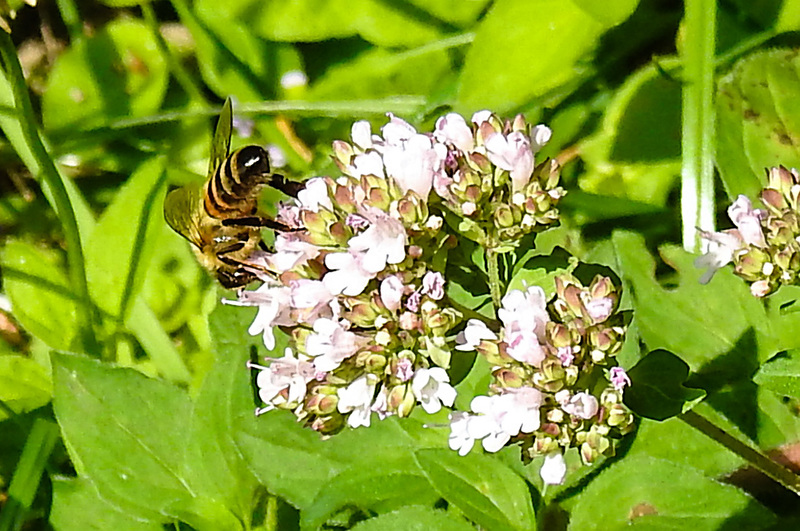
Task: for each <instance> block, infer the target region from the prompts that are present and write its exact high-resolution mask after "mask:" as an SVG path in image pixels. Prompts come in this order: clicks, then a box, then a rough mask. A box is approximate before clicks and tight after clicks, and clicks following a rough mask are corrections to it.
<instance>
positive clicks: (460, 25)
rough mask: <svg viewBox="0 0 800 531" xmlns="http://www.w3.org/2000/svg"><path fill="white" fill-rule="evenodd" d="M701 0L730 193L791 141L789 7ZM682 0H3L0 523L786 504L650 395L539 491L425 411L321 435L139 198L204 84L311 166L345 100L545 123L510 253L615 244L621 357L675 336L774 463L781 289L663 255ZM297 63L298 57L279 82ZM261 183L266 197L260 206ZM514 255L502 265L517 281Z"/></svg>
mask: <svg viewBox="0 0 800 531" xmlns="http://www.w3.org/2000/svg"><path fill="white" fill-rule="evenodd" d="M687 3H691V2H687ZM700 3H701V4H704V5H705V8H707V9H712V10H713V9H717V27H716V35H717V39H716V51H715V57H714V59H713V60H714V65H713V66H714V69H715V70H714V71H715V73H716V81H715V86H716V90H715V95H714V98H715V106H714V111H715V113H716V121H715V124H716V126H715V130H716V137H715V140H714V144H713V148H714V150H715V162H716V168H717V170H718V174H719V177H720V178H721V186H719V187H718V190H719V192H718V194H719V196H718V197H717V199H718V201H719V204H720V207H721V208H724V206H725V205H726V204H727V203H729V198H734V197H735V196H736V195H737V194H739V193H746V194H750V195H751V196H753V195H755V192H756V191H757V190H758V189H759V188H761V187H762V186H763V181H764V168H765V167H767V166H770V165H776V164H784V165H786V166H790V167H791V166H800V152H799V151H798V148H797V146H798V145H800V124H799V123H798V121H799V120H800V109H798V102H800V98H799V97H798V91H800V88H799V87H800V83H799V82H798V81H800V80H798V79H797V78H798V71H800V70H799V69H798V64H799V63H798V61H799V60H798V54H797V51H796V49H797V46H798V44H800V43H799V42H798V40H797V34H796V33H795V32H797V31H798V30H800V2H797V1H794V0H785V1H780V0H765V1H763V2H748V1H740V0H728V1H725V2H719V3H718V4H717V3H715V2H704V3H703V2H700ZM683 9H684V6H683V4H682V3H680V2H673V1H669V0H639V1H636V0H624V1H614V2H595V1H593V0H561V1H559V2H553V1H548V0H496V1H494V2H491V1H488V0H466V1H465V0H425V1H424V2H423V1H421V0H393V1H389V0H327V1H317V0H292V1H270V0H267V1H264V0H258V1H254V0H228V1H226V2H224V3H222V4H220V3H218V2H214V1H211V0H196V1H195V2H194V3H192V4H189V3H187V1H186V0H172V1H171V2H154V3H148V4H139V3H138V2H132V1H129V0H106V1H104V2H102V1H101V2H92V1H83V0H81V1H79V2H77V3H76V2H75V1H74V0H58V1H57V2H55V3H54V4H53V3H44V4H43V5H41V6H39V7H37V8H35V9H33V8H30V7H23V8H20V9H19V12H18V14H17V18H16V20H13V21H11V22H10V25H11V28H12V30H13V31H12V34H11V39H12V40H13V44H12V42H11V41H8V39H7V38H6V41H7V42H6V44H5V46H6V52H4V56H3V63H4V70H3V75H2V76H1V77H0V128H1V129H2V131H3V133H4V136H3V139H2V141H0V161H2V168H3V170H2V183H1V184H2V196H1V197H0V229H1V230H0V233H1V234H2V243H3V248H2V261H1V262H0V266H1V267H2V294H3V298H2V302H3V312H2V314H0V334H1V335H2V341H0V488H1V489H0V490H1V491H2V493H3V494H2V496H3V498H5V503H4V505H3V507H2V512H0V529H14V528H19V526H21V525H23V523H26V525H27V526H28V528H38V527H42V528H44V527H45V526H46V525H50V526H52V527H54V528H56V529H65V530H70V529H75V530H78V529H80V530H86V529H114V528H116V529H136V530H138V529H142V530H145V529H162V526H164V525H168V526H170V527H173V528H181V529H189V528H194V529H258V528H264V529H275V528H278V529H292V528H298V527H299V528H303V529H315V528H319V527H321V526H329V527H342V528H349V527H353V528H355V529H359V530H361V531H364V530H370V529H412V528H415V527H413V526H416V528H419V529H446V530H462V529H473V528H475V527H474V526H479V527H481V528H483V529H531V528H533V527H534V526H536V525H538V526H540V527H541V528H547V529H558V528H566V527H570V528H573V529H580V530H585V529H595V528H597V529H606V530H608V529H617V528H623V527H627V526H629V525H631V524H633V525H637V526H650V527H653V528H655V527H658V528H667V527H669V528H675V529H684V528H686V529H688V528H692V529H718V528H725V527H726V526H728V527H732V526H739V527H741V528H742V529H767V528H771V527H772V526H777V525H781V526H784V527H785V526H787V525H789V522H790V521H792V520H794V519H796V518H797V514H796V513H797V509H796V507H797V504H796V500H795V499H793V498H792V497H791V496H792V495H790V497H789V498H788V501H787V498H785V497H783V496H782V494H781V493H785V491H781V490H780V489H777V490H776V487H775V485H773V484H769V483H768V482H765V481H763V480H762V479H761V478H759V477H756V476H754V475H753V474H752V473H750V472H748V471H747V470H745V469H743V468H741V467H742V464H743V463H742V461H741V459H739V458H738V457H736V456H735V455H734V454H733V453H731V452H729V451H728V450H726V449H725V448H723V447H722V446H720V445H719V444H717V443H716V442H714V441H713V440H711V439H709V438H706V437H705V436H703V435H702V434H700V433H699V432H697V431H696V430H693V429H692V428H691V427H690V426H689V425H687V424H686V423H684V422H682V421H681V420H680V419H678V418H669V420H665V421H663V422H657V421H653V420H643V421H642V422H641V425H640V428H639V430H638V432H637V433H636V434H635V436H632V437H631V439H630V441H631V442H630V444H629V446H628V447H627V448H625V449H624V452H623V454H624V455H623V456H621V457H618V458H615V459H613V460H611V461H610V462H606V463H601V464H600V465H599V466H597V467H595V468H594V469H593V470H591V471H588V472H586V473H584V474H582V475H578V474H571V475H570V476H568V483H567V484H566V485H564V486H562V487H558V488H556V489H553V488H551V489H550V490H548V491H543V490H542V485H541V481H540V480H539V478H538V474H537V470H536V469H537V467H538V464H536V463H534V465H532V466H529V467H523V466H522V465H521V464H520V463H519V459H518V455H517V453H516V452H515V451H514V450H510V449H508V450H506V451H504V452H501V453H500V454H499V455H497V456H484V455H477V452H473V454H471V455H469V456H467V457H464V458H461V457H458V456H457V455H456V454H455V453H454V452H450V451H449V450H447V449H446V443H447V430H446V429H444V428H436V427H433V428H430V427H429V428H424V427H423V422H426V423H427V424H431V420H430V419H429V418H426V417H425V418H423V417H420V418H411V419H407V420H404V421H401V422H397V420H396V419H389V420H387V421H384V422H380V423H378V424H377V425H375V426H373V427H372V428H370V429H369V430H357V431H351V432H346V433H342V434H341V435H339V436H337V437H335V438H333V439H332V440H328V441H322V440H320V439H319V437H318V436H317V434H315V433H314V432H312V431H310V430H302V429H300V427H299V426H298V425H297V424H295V423H294V421H293V420H292V419H291V416H290V415H288V414H286V415H283V414H274V415H266V416H264V417H260V418H254V416H253V415H252V411H253V408H254V406H255V402H254V397H253V394H252V390H251V386H250V375H249V374H248V372H247V371H246V370H245V368H244V364H245V361H246V360H247V359H249V358H251V357H256V356H258V357H260V356H263V355H265V352H264V347H263V345H262V344H261V342H260V339H259V338H251V337H249V336H248V335H247V334H246V327H247V324H248V323H249V321H250V319H252V314H251V313H250V312H249V310H246V309H241V308H231V307H225V306H218V305H217V301H218V299H219V298H220V296H222V290H221V289H218V288H217V287H216V286H215V285H214V283H213V282H212V281H211V279H210V278H209V277H208V276H207V275H206V274H205V273H204V272H203V271H201V270H200V268H199V266H198V265H197V264H196V261H195V259H194V257H193V256H192V254H191V251H190V249H189V247H188V245H187V244H186V243H185V242H184V241H183V240H181V239H180V237H179V236H177V235H176V234H174V233H172V232H171V231H170V230H169V229H168V228H167V227H166V225H165V224H164V223H163V221H162V219H161V202H162V200H163V197H164V194H165V192H166V190H167V188H168V186H169V185H180V184H185V183H188V182H193V181H199V180H202V179H203V176H204V174H205V170H206V165H207V160H208V145H209V141H210V135H211V127H212V124H213V122H214V118H215V115H216V113H217V112H218V110H219V103H220V102H221V101H223V99H224V98H225V97H227V96H228V95H231V96H234V97H235V98H236V101H237V105H236V107H235V112H236V114H237V118H239V119H241V120H245V119H251V120H252V121H253V122H252V123H253V126H254V128H253V131H252V135H251V136H250V137H249V138H244V137H242V136H239V137H235V138H234V146H238V145H243V144H246V143H259V144H265V143H270V144H274V145H276V146H279V147H280V148H281V149H282V150H283V152H284V153H285V155H286V159H287V166H286V167H285V168H284V170H283V171H284V173H286V174H287V175H289V176H291V177H293V178H298V179H299V178H304V177H307V176H311V175H325V174H330V173H332V172H333V171H334V166H333V164H332V162H331V160H330V157H329V153H328V150H329V146H330V142H331V141H332V140H334V139H337V138H347V137H348V135H349V126H350V123H351V122H352V121H353V120H355V119H363V118H367V119H370V120H371V121H372V123H373V126H374V127H377V126H379V125H381V124H383V123H384V121H385V117H384V116H383V115H384V113H386V112H394V113H395V114H398V115H400V116H402V117H403V118H405V119H407V120H408V121H410V122H411V123H413V124H415V125H417V126H419V129H420V130H426V129H427V130H430V128H431V126H432V124H433V122H434V120H435V118H436V117H437V116H438V115H440V114H442V113H444V112H446V111H447V110H448V109H453V110H455V111H457V112H461V113H464V114H465V115H466V116H469V115H470V114H471V113H472V112H474V111H477V110H480V109H483V108H490V109H492V110H494V111H495V112H497V113H498V114H501V115H506V116H509V117H511V116H513V114H514V113H517V112H522V113H524V114H525V115H526V116H527V117H528V120H529V121H530V122H537V121H539V122H543V123H546V124H548V125H549V126H550V127H551V128H552V129H553V132H554V136H553V139H552V140H551V142H550V144H549V145H548V146H547V147H546V148H545V150H544V153H543V155H545V156H554V157H558V159H559V160H560V161H561V162H562V164H564V168H565V169H564V172H563V176H564V177H563V178H564V186H565V187H566V188H567V189H568V190H569V195H568V196H567V197H566V198H565V200H564V201H563V214H564V217H563V222H562V226H561V227H560V228H558V229H555V230H552V231H549V232H546V233H544V234H543V235H541V236H540V237H539V239H538V240H537V249H536V250H535V251H533V252H532V253H531V254H532V255H538V256H541V255H544V254H547V253H548V252H549V251H550V250H551V249H553V248H555V247H556V246H561V247H564V248H566V249H568V250H569V251H570V252H572V253H573V254H575V255H577V256H578V257H580V258H581V259H583V260H585V261H588V262H595V263H601V264H605V265H609V266H611V267H613V268H614V269H615V271H617V273H618V274H619V275H620V277H621V278H622V280H623V283H624V285H625V287H626V290H627V291H626V304H627V307H629V308H632V309H633V310H634V314H635V316H636V317H635V320H634V322H633V324H632V327H631V335H632V336H633V338H632V339H631V341H630V345H629V346H630V348H628V349H627V350H626V354H625V356H623V357H622V358H621V361H622V364H623V366H625V367H631V366H633V365H634V364H635V363H636V362H637V361H638V358H639V351H640V349H639V345H638V344H637V342H641V345H642V347H643V349H642V351H647V350H655V349H665V350H668V351H670V352H673V353H675V354H677V355H678V356H679V357H680V358H681V359H682V360H683V361H684V362H685V364H686V366H687V367H686V368H681V367H678V366H675V368H674V370H673V369H664V370H665V371H669V370H673V371H674V372H673V373H672V374H673V375H677V374H680V375H681V377H680V378H679V379H678V381H676V382H675V386H676V387H679V386H681V385H682V384H684V382H683V379H684V377H688V380H687V381H686V382H685V385H686V386H688V387H689V388H695V389H696V388H700V389H703V390H704V391H705V394H706V395H705V396H706V399H705V401H704V402H703V403H702V404H700V405H699V406H697V407H696V410H697V411H700V412H702V413H703V414H704V415H705V416H707V417H709V418H712V419H714V420H715V421H716V422H717V423H718V424H720V425H722V426H724V427H725V428H726V430H727V431H728V432H729V433H731V434H734V435H735V436H736V437H738V438H740V439H741V440H744V441H748V442H751V443H753V444H755V445H757V446H760V447H761V448H763V449H765V450H771V451H773V452H774V454H775V455H778V456H779V457H780V458H781V459H783V460H784V461H790V462H791V461H792V460H793V458H792V456H793V455H795V454H796V441H797V440H798V439H800V418H798V411H800V410H799V409H798V399H799V398H800V380H798V375H800V361H799V358H798V356H797V353H796V352H797V351H796V349H798V348H800V336H798V334H797V333H796V330H797V329H798V326H800V317H798V314H797V313H796V312H793V311H792V306H791V303H792V302H793V301H794V299H795V298H796V296H797V295H796V293H795V292H792V291H791V290H782V291H781V292H779V293H778V294H776V295H775V296H774V297H771V298H770V299H768V300H767V301H766V302H764V303H762V302H761V301H757V300H755V299H753V298H752V297H750V295H749V292H748V290H747V288H746V287H745V286H744V285H743V284H742V283H741V282H740V281H739V280H738V279H736V278H734V277H733V276H732V275H731V274H730V273H729V272H727V271H721V272H719V273H718V274H717V276H716V277H715V278H714V280H713V281H712V282H711V283H710V284H709V285H708V286H700V285H699V284H698V283H697V278H698V276H699V272H698V271H696V270H694V269H693V267H692V265H691V262H692V259H693V257H692V256H691V255H690V254H688V253H686V252H684V251H683V250H681V248H680V217H681V214H682V213H681V210H680V205H679V202H678V190H679V179H680V174H681V164H682V160H681V154H682V152H684V153H685V152H686V149H687V145H686V144H687V142H688V141H689V140H687V138H686V137H682V129H681V128H682V123H685V120H686V116H685V115H684V116H683V121H682V111H683V112H685V111H686V109H685V108H683V109H682V91H684V90H686V88H687V87H686V85H685V83H684V82H683V79H684V73H685V72H686V71H687V70H688V69H689V67H690V66H692V65H689V64H687V63H686V59H685V57H688V56H690V55H691V54H690V53H688V52H690V51H691V50H692V49H693V47H696V46H699V44H698V43H696V42H695V41H693V40H691V39H685V38H684V32H683V31H684V29H685V25H683V13H684V11H683ZM712 28H713V26H712ZM4 38H5V37H4ZM11 46H13V47H14V48H15V49H16V52H17V54H18V57H19V59H20V61H21V64H22V67H23V69H24V71H25V76H26V79H27V85H28V88H29V89H30V94H31V98H32V100H33V107H32V108H30V109H28V110H27V111H26V110H25V105H24V102H23V99H21V98H20V92H19V81H20V78H19V76H17V77H15V73H14V71H13V68H12V61H11V60H10V59H9V56H8V53H11V52H9V49H11V48H10V47H11ZM11 50H12V52H13V49H11ZM679 52H680V54H681V55H679ZM292 72H301V73H302V74H304V76H305V79H307V82H306V83H302V84H299V85H288V84H287V83H286V82H285V81H286V80H287V77H286V74H289V73H292ZM289 79H290V78H289ZM282 80H283V81H284V82H283V83H282ZM15 84H16V85H15ZM707 110H708V109H707ZM36 128H38V130H39V132H40V133H41V134H42V137H43V138H44V139H46V140H45V142H46V143H45V146H46V150H47V151H46V153H45V152H44V151H43V150H41V149H40V148H39V147H37V146H38V145H37V143H36V140H35V138H34V137H35V133H36V130H37V129H36ZM240 131H242V130H241V129H240ZM712 138H714V137H712ZM48 153H49V157H47V154H48ZM50 160H52V161H55V165H54V166H53V165H52V164H50V162H49V161H50ZM705 193H706V194H708V193H709V192H708V191H706V192H705ZM277 199H278V196H277V195H269V194H265V197H264V198H263V204H264V207H265V208H266V209H270V208H272V205H273V204H274V202H275V201H276V200H277ZM706 199H710V200H713V199H714V198H713V197H706ZM683 215H684V216H691V215H693V214H692V213H690V212H685V211H684V212H683ZM70 220H73V221H71V222H70ZM725 223H727V220H725ZM725 226H727V225H725ZM75 242H79V244H80V247H76V244H75ZM536 264H537V262H536V261H535V260H532V261H531V262H530V263H528V264H526V265H525V266H523V267H522V268H521V269H520V270H519V271H516V272H515V273H517V276H516V277H515V278H514V279H509V280H510V281H511V285H512V286H513V285H515V283H520V282H521V281H522V279H526V280H530V279H532V278H536V276H537V269H536ZM81 279H84V280H83V281H82V280H81ZM481 371H483V372H481ZM681 371H683V372H682V373H681ZM482 374H485V367H483V368H482V367H480V366H476V368H475V369H474V370H473V372H472V373H470V374H469V375H468V376H467V377H466V378H465V379H464V380H463V381H462V382H461V384H459V389H460V390H466V391H468V390H470V389H473V388H478V387H479V386H480V377H481V375H482ZM676 378H677V376H676ZM689 394H690V395H692V396H691V398H692V399H694V398H696V396H697V395H696V394H694V395H693V394H692V393H689ZM671 415H672V414H669V415H666V416H667V417H670V416H671ZM438 421H440V422H442V423H445V422H446V416H445V415H442V416H441V418H439V419H438ZM42 473H43V475H42ZM40 477H41V478H42V480H41V481H40ZM0 501H2V500H0Z"/></svg>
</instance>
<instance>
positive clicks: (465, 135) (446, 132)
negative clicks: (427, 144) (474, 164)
mask: <svg viewBox="0 0 800 531" xmlns="http://www.w3.org/2000/svg"><path fill="white" fill-rule="evenodd" d="M433 137H434V138H435V139H436V140H437V141H439V142H442V143H445V144H447V143H449V144H452V145H454V146H455V147H457V148H458V149H460V150H461V151H463V152H464V153H469V152H470V151H472V149H473V148H474V147H475V138H474V137H473V136H472V129H470V127H469V126H468V125H467V122H466V121H465V120H464V118H463V117H462V116H461V115H460V114H456V113H454V112H451V113H449V114H446V115H444V116H442V117H441V118H439V119H438V120H436V129H435V130H434V132H433Z"/></svg>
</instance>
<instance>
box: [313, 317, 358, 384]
mask: <svg viewBox="0 0 800 531" xmlns="http://www.w3.org/2000/svg"><path fill="white" fill-rule="evenodd" d="M345 324H346V321H341V322H340V321H337V320H334V319H327V318H325V317H320V318H319V319H317V320H316V321H314V331H313V332H312V333H310V334H309V335H308V337H307V338H306V352H307V353H308V355H309V356H311V357H313V358H314V367H316V368H317V370H319V371H324V372H330V371H332V370H334V369H336V368H337V367H339V365H341V363H342V361H344V360H346V359H347V358H349V357H350V356H352V355H353V354H355V353H356V352H358V349H359V348H361V345H360V343H361V342H360V341H359V340H358V336H356V334H354V333H353V332H350V331H349V330H347V328H345Z"/></svg>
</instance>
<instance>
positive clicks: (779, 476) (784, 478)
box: [679, 411, 800, 495]
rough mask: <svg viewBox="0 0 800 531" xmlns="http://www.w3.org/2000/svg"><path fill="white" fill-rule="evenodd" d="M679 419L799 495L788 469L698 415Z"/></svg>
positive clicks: (798, 480) (799, 487)
mask: <svg viewBox="0 0 800 531" xmlns="http://www.w3.org/2000/svg"><path fill="white" fill-rule="evenodd" d="M679 418H680V419H681V420H682V421H684V422H685V423H686V424H688V425H689V426H691V427H693V428H695V429H696V430H698V431H700V432H701V433H703V434H704V435H706V436H707V437H710V438H711V439H713V440H714V441H716V442H718V443H720V444H721V445H722V446H724V447H725V448H727V449H728V450H730V451H731V452H733V453H735V454H736V455H738V456H739V457H741V458H742V459H744V460H745V461H747V462H748V463H750V464H751V465H752V466H753V467H754V468H756V469H758V470H760V471H761V472H763V473H764V474H766V475H767V476H769V477H771V478H772V479H774V480H775V481H777V482H778V483H780V484H781V485H783V486H784V487H786V488H787V489H789V490H791V491H792V492H794V493H795V494H798V495H800V476H798V475H797V474H795V473H794V472H792V471H791V470H789V469H788V468H786V467H784V466H783V465H780V464H778V463H776V462H775V461H773V460H772V459H770V458H769V457H767V456H765V455H764V454H762V453H761V452H760V451H758V450H756V449H755V448H752V447H751V446H748V445H747V444H745V443H743V442H742V441H740V440H739V439H736V438H734V437H732V436H731V435H729V434H728V433H727V432H726V431H724V430H723V429H721V428H719V427H717V426H716V425H714V424H713V423H712V422H711V421H709V420H708V419H706V418H705V417H703V416H701V415H700V414H699V413H695V412H694V411H687V412H686V413H683V414H681V415H680V416H679Z"/></svg>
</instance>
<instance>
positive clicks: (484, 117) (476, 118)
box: [471, 110, 492, 125]
mask: <svg viewBox="0 0 800 531" xmlns="http://www.w3.org/2000/svg"><path fill="white" fill-rule="evenodd" d="M491 117H492V111H487V110H483V111H478V112H476V113H475V114H473V115H472V120H471V122H472V123H474V124H476V125H481V124H482V123H483V122H488V121H489V119H490V118H491Z"/></svg>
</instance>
